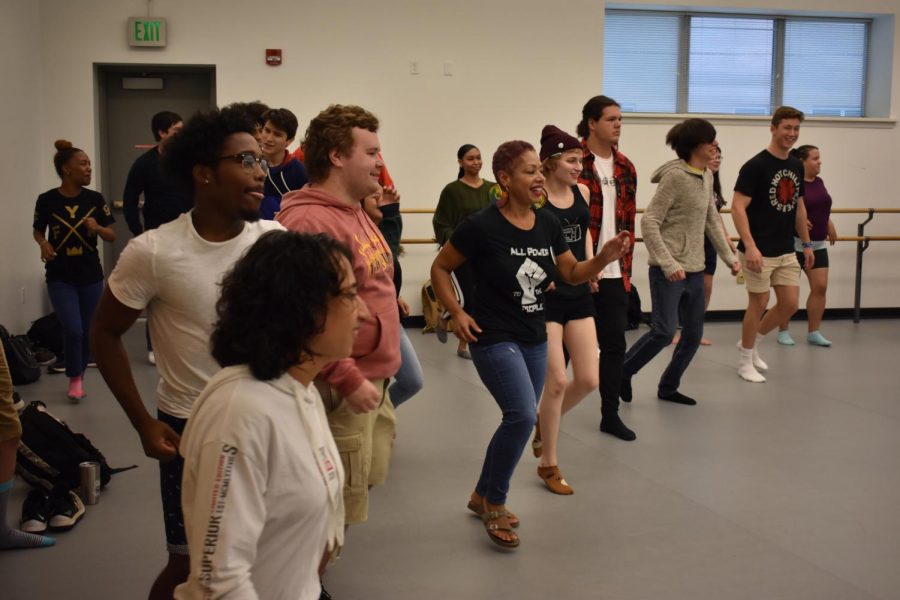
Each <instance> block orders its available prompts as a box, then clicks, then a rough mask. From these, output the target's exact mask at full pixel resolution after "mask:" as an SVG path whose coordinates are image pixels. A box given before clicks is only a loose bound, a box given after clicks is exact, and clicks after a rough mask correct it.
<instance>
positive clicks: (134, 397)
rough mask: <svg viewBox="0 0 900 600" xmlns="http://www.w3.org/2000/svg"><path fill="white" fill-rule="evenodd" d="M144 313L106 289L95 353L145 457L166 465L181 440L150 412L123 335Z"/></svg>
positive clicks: (94, 332) (95, 324)
mask: <svg viewBox="0 0 900 600" xmlns="http://www.w3.org/2000/svg"><path fill="white" fill-rule="evenodd" d="M140 314H141V311H140V310H135V309H133V308H129V307H127V306H125V305H124V304H122V303H121V302H119V301H118V300H117V299H116V297H115V296H114V295H113V293H112V292H111V291H110V289H109V287H106V288H105V289H104V290H103V295H102V296H101V298H100V304H99V305H98V306H97V312H96V313H95V314H94V318H93V320H92V321H91V353H92V354H93V356H94V360H96V361H97V367H98V368H99V369H100V374H101V375H102V376H103V379H104V381H106V385H107V386H109V390H110V391H111V392H112V393H113V396H115V397H116V400H117V401H118V402H119V404H120V405H121V406H122V409H123V410H124V411H125V414H126V415H127V416H128V420H129V421H131V424H132V426H133V427H134V428H135V430H136V431H137V432H138V434H139V435H140V436H141V445H142V446H143V447H144V454H146V455H147V456H149V457H151V458H156V459H158V460H160V461H163V462H166V461H169V460H172V459H173V458H175V457H176V456H177V455H178V442H179V440H180V438H179V436H178V434H177V433H175V431H174V430H173V429H172V428H171V427H169V426H168V425H166V424H165V423H163V422H161V421H159V420H157V419H155V418H154V417H152V416H151V415H150V413H149V412H147V409H146V408H145V407H144V402H143V400H141V395H140V393H139V392H138V389H137V385H135V383H134V375H133V374H132V372H131V365H130V364H129V362H128V354H127V353H126V352H125V346H124V344H123V343H122V336H123V335H124V334H125V332H126V331H128V329H129V328H130V327H131V326H132V325H133V324H134V322H135V320H137V318H138V317H139V316H140Z"/></svg>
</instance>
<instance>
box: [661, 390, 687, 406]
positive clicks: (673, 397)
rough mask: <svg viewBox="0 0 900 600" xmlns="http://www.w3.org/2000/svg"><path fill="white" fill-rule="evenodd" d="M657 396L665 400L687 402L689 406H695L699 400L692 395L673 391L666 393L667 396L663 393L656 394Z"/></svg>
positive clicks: (678, 402) (679, 402)
mask: <svg viewBox="0 0 900 600" xmlns="http://www.w3.org/2000/svg"><path fill="white" fill-rule="evenodd" d="M656 397H657V398H659V399H660V400H665V401H666V402H675V403H676V404H686V405H687V406H694V405H695V404H697V401H696V400H694V399H693V398H691V397H690V396H685V395H684V394H682V393H680V392H672V393H671V394H666V395H665V396H664V395H662V394H656Z"/></svg>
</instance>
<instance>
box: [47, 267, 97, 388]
mask: <svg viewBox="0 0 900 600" xmlns="http://www.w3.org/2000/svg"><path fill="white" fill-rule="evenodd" d="M47 293H48V295H49V296H50V304H52V305H53V310H55V311H56V315H57V316H58V317H59V322H60V323H61V324H62V329H63V342H64V345H65V353H66V376H68V377H78V376H79V375H81V374H83V373H84V369H85V368H86V367H87V364H88V357H90V355H91V350H90V346H89V340H88V333H89V332H90V330H91V319H92V318H93V317H94V311H95V310H96V309H97V304H99V303H100V294H102V293H103V281H98V282H96V283H87V284H83V285H75V284H71V283H65V282H63V281H48V282H47Z"/></svg>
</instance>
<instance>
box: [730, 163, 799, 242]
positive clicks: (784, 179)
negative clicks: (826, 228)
mask: <svg viewBox="0 0 900 600" xmlns="http://www.w3.org/2000/svg"><path fill="white" fill-rule="evenodd" d="M734 191H736V192H740V193H742V194H744V195H745V196H749V197H750V205H749V206H748V207H747V219H748V220H749V221H750V234H751V235H752V236H753V241H754V242H756V247H757V248H759V252H760V254H762V255H763V256H768V257H775V256H782V255H784V254H791V253H792V252H793V251H794V232H795V226H796V216H797V202H798V201H799V200H800V198H802V197H803V162H802V161H801V160H800V159H799V158H795V157H793V156H789V157H788V158H786V159H784V160H782V159H780V158H778V157H777V156H774V155H773V154H772V153H771V152H769V151H768V150H763V151H762V152H760V153H759V154H757V155H756V156H754V157H753V158H751V159H750V160H748V161H747V162H746V163H744V166H743V167H741V172H740V173H739V174H738V178H737V182H736V183H735V184H734ZM738 250H740V251H741V252H745V251H746V249H745V247H744V242H743V241H741V242H739V243H738Z"/></svg>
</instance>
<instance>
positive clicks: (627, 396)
mask: <svg viewBox="0 0 900 600" xmlns="http://www.w3.org/2000/svg"><path fill="white" fill-rule="evenodd" d="M619 398H621V399H622V402H631V377H626V376H625V375H622V383H621V384H619Z"/></svg>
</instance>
